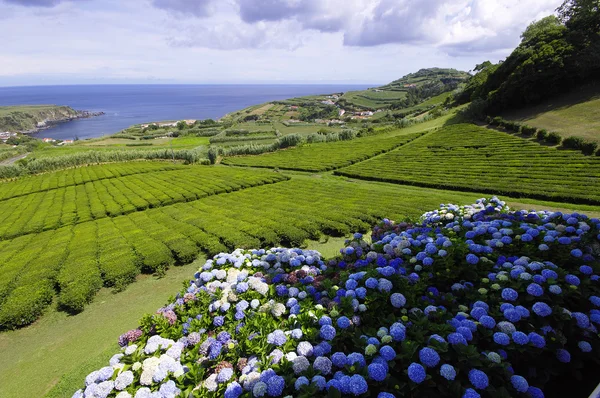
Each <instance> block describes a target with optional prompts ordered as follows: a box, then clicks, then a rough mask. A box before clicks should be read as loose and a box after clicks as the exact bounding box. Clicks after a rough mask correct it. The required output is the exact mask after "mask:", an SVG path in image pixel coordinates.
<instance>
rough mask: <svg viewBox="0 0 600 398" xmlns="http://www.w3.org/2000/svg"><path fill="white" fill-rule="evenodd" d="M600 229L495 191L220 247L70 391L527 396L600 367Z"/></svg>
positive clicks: (229, 397)
mask: <svg viewBox="0 0 600 398" xmlns="http://www.w3.org/2000/svg"><path fill="white" fill-rule="evenodd" d="M599 241H600V221H599V220H597V219H590V218H588V217H586V216H584V215H580V214H568V215H567V214H562V213H553V212H547V211H541V212H526V211H509V209H508V207H507V206H506V205H505V204H504V202H502V201H500V200H498V199H497V198H492V199H489V200H485V199H481V200H479V201H477V203H475V204H474V205H470V206H455V205H442V206H441V207H440V209H439V210H436V211H432V212H429V213H426V214H425V215H424V216H423V217H422V218H421V219H420V220H419V221H418V222H415V223H408V222H403V223H398V224H396V223H394V222H392V221H389V220H384V221H383V223H381V224H380V225H378V226H376V227H375V228H374V229H373V234H372V242H373V243H367V242H366V241H365V240H363V237H362V235H361V234H355V235H354V237H353V239H351V240H348V241H347V242H346V247H344V248H342V249H341V250H340V256H339V257H338V258H336V259H334V260H330V261H327V262H325V261H324V260H323V259H322V258H321V255H320V254H319V253H318V252H315V251H311V250H302V249H283V248H275V249H271V250H251V251H245V250H236V251H234V252H233V253H230V254H219V255H217V256H215V257H214V258H213V259H212V260H209V261H207V262H206V263H205V264H204V266H203V267H202V268H201V269H200V270H199V271H198V272H197V273H196V274H195V275H194V279H193V280H191V281H189V283H187V284H186V287H185V290H183V291H182V292H181V293H180V294H178V295H177V296H176V297H175V298H174V299H173V301H172V303H171V304H169V305H167V306H166V307H163V308H161V309H159V310H158V311H157V313H155V314H153V315H148V316H146V317H145V318H144V319H143V320H142V322H141V325H140V327H139V329H136V330H133V331H129V332H127V333H125V334H124V335H122V336H121V337H120V338H119V344H120V345H121V346H122V350H121V352H120V353H118V354H116V355H115V356H113V357H112V358H111V360H110V363H109V365H108V366H106V367H104V368H102V369H100V370H98V371H95V372H92V373H91V374H90V375H88V376H87V378H86V380H85V386H84V387H83V388H82V389H81V390H79V391H77V392H76V393H75V395H74V397H109V396H110V397H114V396H116V397H119V398H127V397H137V398H142V397H165V398H167V397H175V396H182V397H191V396H194V397H221V396H224V397H226V398H236V397H279V396H298V397H312V396H332V397H336V396H337V397H340V396H362V397H379V398H391V397H417V396H418V397H434V396H435V397H461V396H462V397H467V398H471V397H480V396H481V397H518V396H521V397H533V398H539V397H543V396H544V392H543V391H544V386H545V385H546V384H547V382H548V381H549V380H550V379H551V378H553V377H556V376H560V375H565V374H567V375H568V374H570V373H569V372H571V371H573V370H576V369H578V368H581V367H583V366H584V364H586V363H591V361H594V360H595V359H597V358H599V356H598V350H599V347H600V345H599V341H598V340H599V338H598V330H597V325H598V324H600V288H599V278H600V277H599V275H598V274H599V272H600V268H599V264H598V261H597V256H598V254H599V252H600V245H599Z"/></svg>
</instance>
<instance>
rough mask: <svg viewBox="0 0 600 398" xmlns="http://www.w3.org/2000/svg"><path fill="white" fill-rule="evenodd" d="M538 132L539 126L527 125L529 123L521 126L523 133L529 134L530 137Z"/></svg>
mask: <svg viewBox="0 0 600 398" xmlns="http://www.w3.org/2000/svg"><path fill="white" fill-rule="evenodd" d="M536 133H537V128H535V127H531V126H527V125H523V126H521V134H523V135H525V136H528V137H532V136H534V135H536Z"/></svg>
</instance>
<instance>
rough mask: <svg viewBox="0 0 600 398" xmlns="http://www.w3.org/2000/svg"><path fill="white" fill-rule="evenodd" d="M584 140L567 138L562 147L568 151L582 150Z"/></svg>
mask: <svg viewBox="0 0 600 398" xmlns="http://www.w3.org/2000/svg"><path fill="white" fill-rule="evenodd" d="M583 143H584V140H583V138H581V137H567V138H565V139H564V140H562V146H563V147H565V148H567V149H581V146H582V145H583Z"/></svg>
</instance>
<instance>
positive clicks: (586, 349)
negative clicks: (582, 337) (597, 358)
mask: <svg viewBox="0 0 600 398" xmlns="http://www.w3.org/2000/svg"><path fill="white" fill-rule="evenodd" d="M577 346H578V347H579V349H580V350H581V351H583V352H591V351H592V345H591V344H590V343H588V342H587V341H580V342H579V343H577Z"/></svg>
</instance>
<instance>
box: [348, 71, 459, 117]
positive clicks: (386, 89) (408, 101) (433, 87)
mask: <svg viewBox="0 0 600 398" xmlns="http://www.w3.org/2000/svg"><path fill="white" fill-rule="evenodd" d="M469 77H470V75H469V74H468V73H466V72H461V71H457V70H456V69H442V68H427V69H421V70H419V71H418V72H415V73H411V74H408V75H406V76H404V77H402V78H400V79H398V80H394V81H393V82H391V83H388V84H386V85H384V86H381V87H376V88H371V89H368V90H363V91H350V92H347V93H344V95H343V96H342V97H341V98H340V99H339V101H338V104H339V105H340V106H342V107H346V108H360V109H367V110H377V109H402V108H407V107H410V106H414V105H417V104H419V103H420V102H423V101H424V100H426V99H428V98H430V97H434V96H437V95H439V94H442V93H445V92H448V91H452V90H454V89H456V88H457V87H458V86H459V85H460V84H462V83H463V82H465V81H466V80H467V79H468V78H469Z"/></svg>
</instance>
